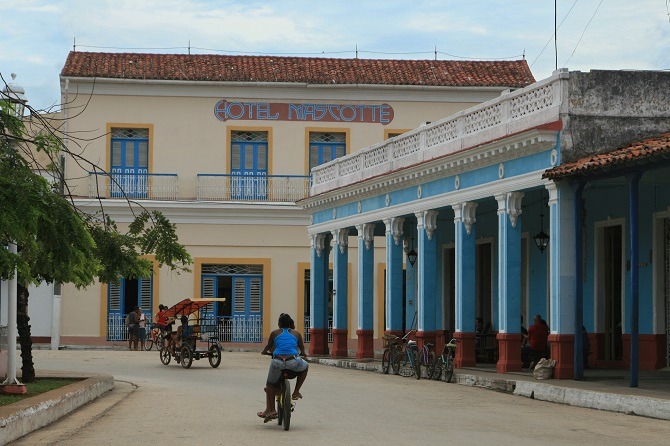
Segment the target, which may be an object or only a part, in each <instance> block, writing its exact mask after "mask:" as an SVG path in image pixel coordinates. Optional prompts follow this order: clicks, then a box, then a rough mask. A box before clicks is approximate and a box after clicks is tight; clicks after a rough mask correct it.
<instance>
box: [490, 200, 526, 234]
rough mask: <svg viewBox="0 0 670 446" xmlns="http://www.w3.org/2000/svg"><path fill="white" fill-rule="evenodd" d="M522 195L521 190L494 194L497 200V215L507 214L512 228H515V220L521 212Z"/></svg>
mask: <svg viewBox="0 0 670 446" xmlns="http://www.w3.org/2000/svg"><path fill="white" fill-rule="evenodd" d="M524 195H525V194H524V193H523V192H507V193H504V194H500V195H496V196H495V198H496V201H497V202H498V215H502V214H507V215H508V216H509V221H510V223H511V224H512V227H513V228H516V222H517V220H518V219H519V216H520V215H521V213H522V212H523V210H522V209H521V201H522V200H523V197H524Z"/></svg>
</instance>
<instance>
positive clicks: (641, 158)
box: [542, 133, 670, 180]
mask: <svg viewBox="0 0 670 446" xmlns="http://www.w3.org/2000/svg"><path fill="white" fill-rule="evenodd" d="M659 158H665V159H670V133H663V134H661V135H659V136H656V137H653V138H647V139H644V140H642V141H638V142H634V143H632V144H630V145H628V146H626V147H622V148H619V149H616V150H613V151H611V152H607V153H601V154H598V155H591V156H588V157H585V158H582V159H580V160H577V161H575V162H574V163H568V164H562V165H560V166H556V167H554V168H553V169H549V170H547V171H546V172H545V173H544V175H542V177H543V178H549V179H552V180H553V179H558V178H564V177H569V176H578V175H583V176H585V175H590V174H596V173H599V172H601V171H611V170H615V169H621V168H625V167H629V166H632V165H635V164H637V163H640V162H647V163H648V162H652V161H655V160H657V159H659Z"/></svg>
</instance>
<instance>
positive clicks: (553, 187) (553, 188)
mask: <svg viewBox="0 0 670 446" xmlns="http://www.w3.org/2000/svg"><path fill="white" fill-rule="evenodd" d="M544 187H545V189H547V192H549V206H552V205H554V204H556V203H557V202H558V185H557V184H556V183H555V182H553V181H551V182H549V183H547V184H545V185H544Z"/></svg>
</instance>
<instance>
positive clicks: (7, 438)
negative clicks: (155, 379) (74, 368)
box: [0, 374, 114, 446]
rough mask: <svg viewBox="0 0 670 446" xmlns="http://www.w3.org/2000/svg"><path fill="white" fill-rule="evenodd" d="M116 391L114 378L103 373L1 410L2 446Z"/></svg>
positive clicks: (0, 429) (0, 430)
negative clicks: (114, 389) (111, 391)
mask: <svg viewBox="0 0 670 446" xmlns="http://www.w3.org/2000/svg"><path fill="white" fill-rule="evenodd" d="M113 388H114V377H113V376H111V375H106V374H100V375H95V376H91V377H89V378H86V379H84V380H82V381H80V382H78V383H75V384H70V385H68V386H64V387H61V388H59V389H55V390H52V391H50V392H46V393H43V394H40V395H36V396H34V397H30V398H26V399H24V400H23V401H20V402H18V403H14V404H11V405H8V406H4V407H0V446H3V445H5V444H7V443H9V442H12V441H14V440H16V439H18V438H21V437H23V436H24V435H27V434H29V433H30V432H33V431H35V430H37V429H40V428H41V427H44V426H46V425H48V424H51V423H53V422H54V421H56V420H58V419H59V418H61V417H64V416H65V415H67V414H69V413H70V412H72V411H74V410H76V409H78V408H80V407H81V406H83V405H85V404H87V403H89V402H91V401H93V400H95V399H96V398H98V397H100V396H102V395H103V394H105V393H107V392H109V391H110V390H112V389H113Z"/></svg>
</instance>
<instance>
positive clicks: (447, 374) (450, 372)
mask: <svg viewBox="0 0 670 446" xmlns="http://www.w3.org/2000/svg"><path fill="white" fill-rule="evenodd" d="M453 376H454V358H452V357H451V355H449V356H448V357H447V363H446V365H445V367H444V380H445V381H446V382H448V383H450V382H451V378H452V377H453Z"/></svg>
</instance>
